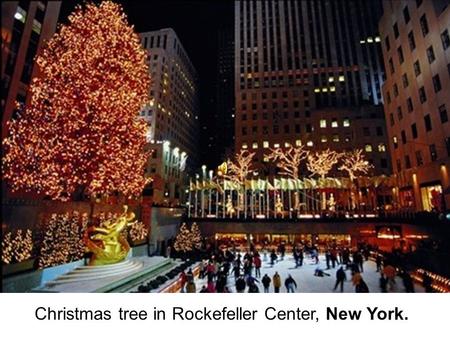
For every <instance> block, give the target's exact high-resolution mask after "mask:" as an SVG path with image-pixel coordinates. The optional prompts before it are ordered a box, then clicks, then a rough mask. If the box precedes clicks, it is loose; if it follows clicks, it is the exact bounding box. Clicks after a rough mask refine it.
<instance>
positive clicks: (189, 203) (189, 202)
mask: <svg viewBox="0 0 450 338" xmlns="http://www.w3.org/2000/svg"><path fill="white" fill-rule="evenodd" d="M191 187H192V181H191V178H189V194H188V199H189V201H188V218H191Z"/></svg>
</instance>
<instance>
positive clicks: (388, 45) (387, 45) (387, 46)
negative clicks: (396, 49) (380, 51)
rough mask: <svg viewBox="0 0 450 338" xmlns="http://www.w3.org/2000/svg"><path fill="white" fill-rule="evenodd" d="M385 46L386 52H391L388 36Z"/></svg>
mask: <svg viewBox="0 0 450 338" xmlns="http://www.w3.org/2000/svg"><path fill="white" fill-rule="evenodd" d="M384 45H385V46H386V50H387V51H389V50H390V49H391V44H390V42H389V36H386V38H385V39H384Z"/></svg>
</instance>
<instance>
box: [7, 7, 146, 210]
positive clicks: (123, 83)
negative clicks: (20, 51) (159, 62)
mask: <svg viewBox="0 0 450 338" xmlns="http://www.w3.org/2000/svg"><path fill="white" fill-rule="evenodd" d="M146 60H147V55H146V51H145V50H144V49H143V48H142V47H141V44H140V41H139V37H138V35H137V34H136V33H135V32H134V31H133V27H132V26H130V25H128V22H127V18H126V16H125V14H124V13H123V11H122V9H121V7H120V6H119V5H118V4H115V3H113V2H110V1H105V2H102V3H101V4H100V5H95V4H87V5H86V6H85V7H84V8H82V7H77V9H76V11H75V12H74V13H73V14H71V15H70V16H69V24H68V25H66V26H62V27H61V29H60V30H59V32H57V33H56V34H55V35H54V36H53V38H52V39H51V40H50V41H49V42H48V44H47V45H46V46H45V47H44V48H43V50H42V53H41V54H40V55H39V56H38V57H37V59H36V65H37V67H38V68H39V70H40V74H41V76H40V77H38V78H34V79H33V80H32V83H31V86H30V90H31V103H30V105H29V106H28V107H26V108H25V110H24V111H22V112H21V113H20V116H19V117H18V118H17V119H15V120H12V121H11V122H10V124H9V131H10V134H9V136H8V137H7V138H6V139H4V141H3V146H4V154H5V155H4V160H3V169H4V171H3V172H4V178H5V179H6V180H7V182H8V183H9V184H10V186H11V188H12V189H13V190H14V191H16V190H22V189H23V190H26V191H36V192H38V193H42V194H45V195H47V196H49V197H51V198H52V199H58V200H63V201H67V200H69V199H71V198H72V197H73V196H74V195H75V194H78V193H81V194H82V195H83V196H99V195H111V194H113V193H116V192H118V193H121V194H123V195H124V196H126V197H131V196H137V195H140V194H141V191H142V190H143V188H144V186H145V184H146V179H145V178H144V167H145V164H146V160H147V153H146V152H145V150H144V146H145V143H146V136H145V135H146V129H147V125H146V123H145V122H144V121H143V119H141V118H140V117H139V116H138V115H139V112H140V110H141V108H142V107H143V106H144V105H145V104H146V103H147V102H148V95H149V85H150V78H149V70H148V66H147V64H146Z"/></svg>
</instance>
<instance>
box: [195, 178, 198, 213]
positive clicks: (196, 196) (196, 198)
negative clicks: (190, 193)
mask: <svg viewBox="0 0 450 338" xmlns="http://www.w3.org/2000/svg"><path fill="white" fill-rule="evenodd" d="M197 182H198V180H195V197H194V199H195V205H194V217H195V218H197V203H198V194H197V193H198V190H197Z"/></svg>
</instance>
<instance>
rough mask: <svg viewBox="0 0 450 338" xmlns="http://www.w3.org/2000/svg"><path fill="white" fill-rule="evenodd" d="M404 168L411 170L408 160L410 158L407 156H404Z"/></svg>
mask: <svg viewBox="0 0 450 338" xmlns="http://www.w3.org/2000/svg"><path fill="white" fill-rule="evenodd" d="M405 168H406V169H409V168H411V160H410V158H409V155H406V156H405Z"/></svg>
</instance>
